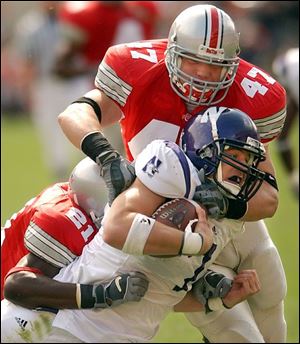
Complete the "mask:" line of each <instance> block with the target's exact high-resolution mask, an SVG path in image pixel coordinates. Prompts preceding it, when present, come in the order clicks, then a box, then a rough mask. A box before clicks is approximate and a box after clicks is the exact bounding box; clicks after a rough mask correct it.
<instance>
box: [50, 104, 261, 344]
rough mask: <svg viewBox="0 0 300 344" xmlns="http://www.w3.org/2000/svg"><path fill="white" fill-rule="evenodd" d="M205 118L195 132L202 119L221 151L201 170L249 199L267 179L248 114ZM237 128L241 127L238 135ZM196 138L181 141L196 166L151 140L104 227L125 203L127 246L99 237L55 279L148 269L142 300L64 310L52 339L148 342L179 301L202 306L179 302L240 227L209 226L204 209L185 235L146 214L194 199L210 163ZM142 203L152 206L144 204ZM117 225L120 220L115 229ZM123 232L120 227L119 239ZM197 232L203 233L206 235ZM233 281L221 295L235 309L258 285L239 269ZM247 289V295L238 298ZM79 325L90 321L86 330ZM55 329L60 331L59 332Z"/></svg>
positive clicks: (228, 223) (220, 111) (217, 111)
mask: <svg viewBox="0 0 300 344" xmlns="http://www.w3.org/2000/svg"><path fill="white" fill-rule="evenodd" d="M201 115H202V116H200V115H199V116H198V117H197V119H198V121H195V123H192V124H191V127H190V128H191V129H192V128H193V127H195V126H196V127H198V126H199V120H200V127H201V126H202V127H203V128H202V129H201V128H199V130H200V131H201V130H202V132H203V130H204V129H206V130H209V131H208V133H209V132H210V133H213V134H214V136H213V137H209V138H212V142H210V143H211V144H212V145H211V146H209V147H206V151H207V149H212V150H215V148H217V147H218V151H217V152H216V153H217V154H216V155H214V156H213V158H214V159H212V160H211V162H212V164H213V165H212V166H211V168H210V169H208V170H207V171H204V172H205V173H206V174H212V171H215V172H214V173H213V175H215V173H217V174H218V176H217V177H216V178H217V179H216V180H215V182H217V183H220V187H221V188H222V189H223V190H224V192H227V193H228V194H229V195H232V196H233V197H241V198H245V199H247V198H249V197H251V196H253V195H254V193H255V192H256V191H257V189H258V188H259V186H260V185H261V183H262V178H263V176H264V173H262V172H260V171H259V170H257V169H256V168H255V167H256V165H257V164H258V163H259V162H260V161H262V160H263V159H264V149H263V146H262V145H261V144H260V143H259V141H258V134H257V131H256V127H255V125H254V124H253V122H252V121H251V120H250V118H249V117H248V116H247V115H245V114H244V113H242V112H240V111H238V110H230V109H227V108H212V109H211V110H210V111H206V112H205V113H204V114H201ZM224 117H226V121H228V120H230V119H231V125H232V128H233V129H234V133H233V132H231V134H230V135H231V136H229V133H228V132H226V130H225V131H222V124H223V123H224V122H223V118H224ZM201 119H202V120H201ZM205 119H206V121H205ZM203 120H204V121H203ZM217 123H219V126H218V130H217V131H218V133H219V135H220V136H219V140H217V136H215V134H216V133H214V128H217V127H216V125H217ZM212 126H213V130H212ZM239 127H240V129H241V130H238V128H239ZM245 130H246V131H245ZM203 134H204V132H203ZM224 134H225V135H227V136H228V140H226V139H225V138H224ZM192 136H193V133H192V132H191V133H189V132H185V134H184V135H183V139H182V142H183V146H184V148H185V151H186V153H187V155H188V156H190V157H191V159H192V160H193V163H192V161H191V160H190V159H189V158H188V157H187V156H186V155H185V154H184V152H183V151H182V150H181V149H180V148H179V146H177V145H176V144H174V143H172V142H169V141H162V140H157V141H154V142H153V143H151V144H150V145H149V146H148V147H147V148H146V149H145V150H144V151H143V153H141V154H140V155H139V157H138V159H137V160H136V170H137V180H136V181H135V182H134V184H133V185H132V186H131V187H130V188H129V189H128V190H127V191H125V192H124V193H123V194H121V195H120V196H119V198H117V199H116V201H115V202H114V204H113V205H112V208H111V210H110V211H108V212H107V214H106V217H105V218H104V232H107V231H110V228H105V227H107V224H108V226H110V223H111V220H112V217H113V218H114V215H116V214H114V212H116V210H117V208H119V201H120V202H121V206H122V208H124V209H125V212H123V211H122V210H121V209H120V211H121V213H119V214H118V216H121V217H122V218H120V217H119V220H120V221H121V223H122V228H124V231H125V232H126V230H127V231H128V229H129V228H127V225H129V226H130V230H129V231H130V234H129V235H127V233H125V236H123V238H125V243H123V245H122V247H121V248H122V250H123V252H121V251H119V250H116V249H115V248H112V247H111V246H109V245H107V244H106V243H105V242H104V241H103V238H102V236H101V235H100V234H99V235H97V238H95V240H93V242H92V243H91V244H90V245H87V246H86V247H85V249H84V252H83V255H82V256H81V257H80V258H79V259H78V260H77V261H76V262H75V263H74V264H73V267H71V266H70V267H68V268H66V269H63V270H61V272H60V273H59V274H58V275H57V276H56V277H55V279H56V280H58V281H62V282H66V283H70V282H71V283H72V282H73V283H74V282H79V281H80V282H81V283H86V282H87V281H92V280H95V279H99V278H101V279H104V280H105V279H106V278H108V276H114V275H115V274H116V273H117V272H118V271H127V269H129V268H133V267H134V268H135V269H138V271H141V272H144V273H145V274H146V275H147V277H148V278H149V280H150V284H149V289H148V291H147V293H146V295H145V299H144V302H143V303H141V305H140V307H135V305H134V304H133V303H129V304H128V306H129V307H128V308H126V307H125V308H124V307H123V306H119V307H116V308H114V309H113V308H112V309H106V310H103V312H102V311H101V313H99V312H88V311H86V310H82V311H76V312H72V311H69V310H63V311H59V312H58V315H57V316H56V317H55V319H54V323H53V325H54V331H53V333H52V335H50V337H49V338H48V339H47V341H49V342H53V341H54V342H60V341H65V340H71V338H72V336H75V337H76V338H79V339H77V340H81V341H84V342H112V341H113V342H120V341H132V340H133V341H142V342H143V341H146V340H150V339H151V338H152V337H153V335H154V334H155V332H156V331H157V329H158V326H159V323H160V321H161V320H162V319H163V318H164V317H165V316H166V314H167V313H168V312H169V311H170V310H171V309H172V307H173V306H175V305H176V304H179V305H177V306H176V307H175V309H176V310H177V311H187V310H189V311H193V310H197V311H199V310H201V308H202V309H203V307H201V305H199V303H198V304H197V303H196V302H194V300H193V302H191V299H189V298H185V299H184V301H183V303H181V304H180V302H181V301H182V300H183V298H184V296H185V294H186V292H187V291H189V290H190V289H191V287H192V284H193V283H194V282H195V281H197V280H199V278H200V277H201V276H203V274H204V272H205V271H206V269H207V267H209V266H210V265H211V264H212V262H213V261H214V259H215V258H216V256H217V255H218V253H219V252H220V250H221V249H222V248H223V247H224V246H225V245H226V244H227V242H228V241H229V240H231V238H232V237H234V236H235V235H236V233H238V232H241V231H242V230H243V222H240V221H235V220H228V219H224V220H222V221H216V220H212V221H210V222H207V220H206V216H205V213H204V211H203V210H201V209H198V213H199V218H200V221H198V223H197V225H196V229H195V233H192V232H191V231H190V230H188V229H187V230H186V231H185V233H183V232H181V231H178V230H176V229H174V228H170V227H167V226H165V225H163V224H161V223H158V222H156V221H155V220H154V219H153V218H150V217H149V216H150V215H151V214H152V213H153V212H154V210H155V209H157V207H158V206H159V205H161V204H162V203H164V201H165V200H166V198H177V197H185V198H192V197H193V195H194V193H195V190H196V188H197V186H199V184H200V180H199V177H198V173H197V172H198V170H197V169H196V168H195V166H197V165H196V164H198V162H196V160H198V161H200V160H203V162H204V163H205V161H206V159H205V158H204V157H202V158H200V156H199V157H196V152H198V151H200V149H199V148H200V147H202V146H203V142H201V141H199V146H198V148H196V147H193V146H190V143H191V142H189V141H190V140H189V138H192ZM196 142H197V141H196ZM193 143H195V142H194V141H193ZM206 151H205V152H206ZM208 156H209V154H208ZM195 158H196V160H195ZM215 159H216V160H215ZM208 161H210V159H208ZM205 164H206V163H205ZM194 165H195V166H194ZM204 168H205V166H204ZM145 198H146V199H147V202H145V201H144V200H145ZM124 201H125V202H124ZM132 202H133V203H132ZM133 204H135V206H134V207H132V205H133ZM110 212H111V214H110ZM126 214H127V215H129V217H128V216H127V215H126ZM132 215H134V216H133V219H130V216H132ZM117 222H118V221H117ZM115 223H116V221H115V222H114V224H113V226H114V225H115ZM118 226H120V222H118ZM188 227H189V226H188ZM212 227H213V229H212ZM124 231H123V230H122V229H121V231H120V234H121V233H124ZM168 232H169V233H168ZM198 232H201V235H199V233H198ZM170 234H172V235H171V236H170ZM121 236H122V235H121ZM173 236H174V238H172V237H173ZM161 243H163V245H161ZM128 253H131V254H135V255H129V254H128ZM143 254H152V255H166V256H168V255H178V254H181V255H182V256H177V257H173V258H156V257H149V256H147V255H143ZM234 283H235V284H234V286H235V287H234V288H233V289H232V291H230V292H229V293H228V294H227V296H226V297H225V298H224V305H226V306H230V307H231V306H233V305H235V304H236V303H237V302H239V301H241V300H243V299H244V298H245V296H247V295H251V294H253V293H256V292H257V291H258V290H259V282H258V280H257V276H256V275H255V272H254V271H248V270H247V271H244V272H241V273H240V274H239V275H238V276H237V278H236V280H235V282H234ZM239 283H241V286H240V287H238V284H239ZM79 288H81V287H79ZM235 288H237V289H235ZM241 289H244V290H241ZM236 290H238V292H239V293H240V294H239V295H238V297H237V295H235V299H234V298H233V297H232V294H230V293H231V292H232V293H234V292H235V291H236ZM242 292H244V294H241V293H242ZM241 295H242V296H241ZM230 298H231V300H230ZM79 302H80V301H79ZM206 306H207V307H208V310H209V309H211V310H221V309H222V308H224V306H223V304H222V300H221V299H219V300H217V299H215V300H213V302H207V305H206ZM106 311H107V312H106ZM100 315H103V316H100ZM249 315H250V316H248V319H247V320H248V321H247V323H248V324H249V326H252V327H251V331H250V332H251V335H252V338H255V339H256V341H257V342H263V339H262V336H261V334H260V333H259V330H258V329H257V328H256V324H255V321H254V319H253V317H251V314H250V313H249ZM82 324H85V325H84V328H85V329H84V331H83V328H82V326H81V325H82ZM116 324H117V325H116ZM57 328H61V329H60V330H59V329H58V330H57ZM66 331H67V332H66ZM250 332H249V333H250ZM73 339H74V338H73Z"/></svg>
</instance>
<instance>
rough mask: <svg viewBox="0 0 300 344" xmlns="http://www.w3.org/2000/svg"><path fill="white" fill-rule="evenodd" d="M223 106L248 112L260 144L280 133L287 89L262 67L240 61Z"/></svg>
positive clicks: (283, 119)
mask: <svg viewBox="0 0 300 344" xmlns="http://www.w3.org/2000/svg"><path fill="white" fill-rule="evenodd" d="M221 105H223V104H221ZM224 105H226V106H228V107H234V108H237V109H240V110H242V111H244V112H245V113H247V114H248V115H249V116H250V117H251V118H252V120H253V121H254V122H255V124H256V126H257V129H258V132H259V134H260V137H261V141H262V142H263V143H268V142H270V141H272V140H274V139H275V138H277V137H278V136H279V135H280V133H281V130H282V128H283V125H284V121H285V117H286V92H285V89H284V88H283V87H282V86H281V85H280V83H279V82H277V81H276V80H275V79H274V78H273V77H272V76H270V75H269V74H268V73H267V72H265V71H264V70H262V69H261V68H259V67H257V66H254V65H252V64H251V63H248V62H246V61H244V60H241V61H240V65H239V69H238V72H237V75H236V78H235V80H234V83H233V85H232V86H231V88H230V90H229V92H228V95H227V97H226V99H225V101H224ZM224 105H223V106H224Z"/></svg>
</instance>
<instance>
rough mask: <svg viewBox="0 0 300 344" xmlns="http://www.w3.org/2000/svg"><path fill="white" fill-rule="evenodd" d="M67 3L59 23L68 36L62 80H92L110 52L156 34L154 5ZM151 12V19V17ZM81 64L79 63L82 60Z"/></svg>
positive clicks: (59, 62)
mask: <svg viewBox="0 0 300 344" xmlns="http://www.w3.org/2000/svg"><path fill="white" fill-rule="evenodd" d="M129 3H131V1H130V2H125V1H82V2H80V3H78V2H76V1H65V2H64V3H63V4H62V5H61V6H60V9H59V12H58V20H59V23H60V25H61V28H62V33H63V37H64V41H63V44H61V49H60V51H59V53H58V56H57V62H56V66H55V71H56V73H57V74H59V75H60V76H62V77H70V76H74V75H78V74H79V75H80V74H82V73H84V74H85V73H90V75H91V80H92V76H93V75H94V73H95V71H96V70H97V66H98V64H99V61H101V60H102V59H103V57H104V55H105V52H106V50H107V49H108V48H109V47H110V46H111V45H114V44H118V43H121V42H122V43H123V42H132V41H135V40H141V39H146V38H152V36H151V37H149V36H150V35H152V34H153V30H154V26H155V22H152V20H147V19H148V18H153V20H155V18H156V17H157V15H158V9H157V7H156V5H155V4H154V2H152V1H146V2H145V4H143V3H144V2H143V1H141V2H138V1H133V2H132V4H129ZM149 13H150V14H151V16H149ZM79 59H80V60H81V63H78V60H79Z"/></svg>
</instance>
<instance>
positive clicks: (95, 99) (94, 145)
mask: <svg viewBox="0 0 300 344" xmlns="http://www.w3.org/2000/svg"><path fill="white" fill-rule="evenodd" d="M121 116H122V113H121V110H120V109H119V108H118V106H117V105H116V104H115V103H114V102H113V101H112V100H111V99H110V98H109V97H107V96H106V95H105V94H104V93H103V92H101V91H100V90H98V89H94V90H92V91H90V92H88V93H87V94H85V96H84V97H83V98H81V99H79V100H77V101H76V102H75V103H73V104H71V105H69V106H68V107H67V108H66V110H65V111H64V112H62V113H61V114H60V115H59V116H58V122H59V124H60V126H61V128H62V130H63V132H64V134H65V135H66V137H67V138H68V139H69V140H70V141H71V142H72V143H73V145H74V146H76V147H77V148H79V149H81V150H82V151H83V152H84V153H85V154H86V155H87V156H88V157H90V158H91V159H92V160H94V161H95V162H96V163H97V164H98V165H99V166H100V175H101V176H102V177H103V179H104V181H105V183H106V186H107V188H108V203H109V204H111V203H112V202H113V200H114V199H115V197H116V196H117V195H118V194H120V193H121V192H122V191H123V190H125V189H126V188H127V187H128V186H129V185H131V184H132V182H133V181H134V179H135V172H134V168H133V166H131V165H130V163H129V161H127V160H126V159H124V158H123V157H122V156H121V155H120V154H119V153H118V152H117V151H116V150H115V149H114V148H113V147H112V146H111V144H110V143H109V142H108V140H107V139H106V138H105V137H104V135H103V134H102V133H101V130H102V128H104V127H106V126H108V125H110V124H112V123H115V122H117V121H118V120H119V119H121Z"/></svg>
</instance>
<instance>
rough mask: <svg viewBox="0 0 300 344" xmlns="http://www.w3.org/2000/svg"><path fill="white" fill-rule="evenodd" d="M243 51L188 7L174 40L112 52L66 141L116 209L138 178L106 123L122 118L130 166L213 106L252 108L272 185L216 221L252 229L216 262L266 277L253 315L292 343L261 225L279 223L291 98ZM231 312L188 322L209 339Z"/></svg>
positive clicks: (206, 8)
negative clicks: (96, 172) (281, 150)
mask: <svg viewBox="0 0 300 344" xmlns="http://www.w3.org/2000/svg"><path fill="white" fill-rule="evenodd" d="M238 54H239V35H238V33H237V32H236V30H235V26H234V23H233V21H232V19H231V18H230V17H229V16H228V14H226V13H225V12H224V11H222V10H220V9H218V8H217V7H215V6H211V5H196V6H193V7H190V8H188V9H186V10H184V11H183V12H182V13H181V14H179V15H178V17H177V18H176V19H175V20H174V22H173V24H172V26H171V29H170V32H169V37H168V39H158V40H152V41H142V42H135V43H130V44H123V45H117V46H113V47H111V48H110V49H108V51H107V52H106V55H105V57H104V59H103V60H102V62H101V63H100V66H99V69H98V73H97V76H96V79H95V86H96V88H95V89H94V90H91V91H90V92H88V93H87V94H85V96H84V97H82V98H80V99H78V100H76V101H74V103H72V104H71V105H70V106H68V107H67V109H66V110H65V111H64V112H62V113H61V114H60V115H59V117H58V120H59V123H60V125H61V127H62V129H63V131H64V133H65V135H66V136H67V137H68V139H69V140H70V141H71V142H72V143H73V144H74V145H75V146H76V147H78V148H80V149H81V150H82V151H83V152H84V153H85V154H86V155H88V156H89V157H91V158H92V159H93V160H94V161H96V162H97V163H98V164H99V166H100V168H101V175H102V176H103V178H104V180H105V183H106V185H107V187H108V191H109V202H110V203H111V202H112V201H113V199H114V198H115V196H116V195H118V194H119V193H120V192H121V191H123V190H124V189H126V188H127V187H128V185H130V184H131V183H132V181H133V180H134V178H135V176H134V168H133V166H131V165H130V164H129V162H128V161H126V159H124V158H123V157H122V156H120V154H119V153H118V152H116V151H115V150H114V149H113V147H112V146H111V145H110V143H109V142H108V141H107V140H106V138H105V137H104V136H103V135H102V133H101V130H102V128H103V127H106V126H109V125H110V124H112V123H114V122H116V121H120V124H121V129H122V136H123V140H124V144H125V147H126V152H127V157H128V159H129V160H132V159H133V158H134V157H135V156H136V155H137V154H138V153H139V152H140V151H141V150H142V149H143V148H144V147H145V146H146V145H147V144H148V143H149V142H150V141H152V140H153V139H169V140H171V141H176V142H178V140H179V137H180V133H181V130H182V128H183V127H184V126H185V123H186V121H187V120H188V119H189V118H190V117H191V116H193V115H194V114H196V113H197V112H199V111H201V110H203V109H206V108H207V107H209V106H210V105H218V106H228V107H231V108H237V109H240V110H242V111H244V112H246V113H247V114H248V115H249V116H250V117H251V118H252V119H253V120H254V122H255V124H256V125H257V127H258V131H259V133H260V137H261V140H262V142H263V143H264V144H265V147H266V151H267V159H266V161H264V162H262V163H260V166H259V167H260V169H261V170H263V171H265V172H266V175H267V176H268V179H267V180H266V181H265V182H264V183H263V184H262V187H261V188H260V190H259V192H258V193H257V194H256V195H255V196H254V197H253V198H252V199H251V200H250V201H249V202H247V203H246V202H239V203H232V202H229V203H227V204H228V206H227V209H220V212H219V215H218V214H217V213H215V214H210V215H211V216H220V214H222V216H224V215H225V216H227V217H229V215H228V214H230V218H235V219H242V220H244V221H247V224H246V231H245V232H244V233H243V235H241V236H240V237H239V238H238V239H236V240H234V241H232V242H231V243H230V244H229V245H228V246H227V247H226V248H225V249H224V251H223V253H222V254H221V256H220V258H219V259H218V262H219V264H220V265H224V266H228V267H231V268H233V269H235V270H239V269H241V268H246V267H249V268H250V267H251V268H252V269H253V268H255V269H256V270H257V271H258V274H259V276H260V278H261V286H262V287H261V291H260V292H259V293H258V294H256V295H254V296H253V297H251V298H250V306H251V310H252V312H253V314H254V317H255V320H256V321H257V323H258V326H259V328H260V330H261V332H262V334H263V336H264V339H265V340H266V341H269V342H284V341H285V338H286V323H285V319H284V311H283V300H284V297H285V295H286V279H285V273H284V270H283V266H282V263H281V259H280V257H279V254H278V251H277V249H276V247H275V246H274V244H273V242H272V240H271V238H270V236H269V234H268V231H267V228H266V226H265V224H264V222H263V221H262V220H261V219H263V218H266V217H272V216H273V215H274V213H275V211H276V209H277V206H278V188H277V184H276V178H275V170H274V167H273V164H272V160H271V157H270V154H269V151H268V143H269V142H271V141H272V140H274V139H276V138H277V137H278V135H279V134H280V132H281V129H282V127H283V124H284V120H285V111H286V109H285V108H286V95H285V90H284V88H283V87H282V86H281V85H280V84H279V83H278V82H277V81H276V80H275V79H273V78H272V77H271V76H270V75H268V74H267V73H266V72H265V71H263V70H262V69H260V68H259V67H257V66H254V65H253V64H251V63H249V62H247V61H245V60H243V59H240V58H239V57H238ZM215 192H217V189H216V190H215ZM216 202H217V200H216ZM202 203H203V204H204V205H205V199H204V200H203V202H202ZM249 221H251V222H249ZM230 315H231V311H228V312H224V316H220V317H216V318H215V319H212V321H211V322H209V323H208V321H207V319H206V320H205V322H204V321H203V319H200V317H199V318H197V315H195V314H194V315H193V316H191V315H188V318H189V320H190V321H191V322H192V323H193V324H194V325H195V326H196V327H197V328H199V330H200V331H204V327H205V328H206V329H207V331H206V329H205V332H206V333H207V335H206V337H207V338H208V340H209V339H210V338H209V336H210V334H209V327H210V328H214V325H215V326H217V328H218V329H220V328H222V331H223V330H224V328H223V327H224V326H223V327H222V324H223V323H226V324H227V325H226V327H227V328H228V329H229V325H228V324H229V323H228V321H229V319H231V318H230ZM224 317H225V318H226V319H224ZM265 319H267V320H265ZM225 320H226V321H225ZM231 330H232V338H233V339H234V340H237V339H238V340H240V341H243V340H245V337H246V336H247V335H246V334H245V333H242V332H239V333H238V332H237V331H236V330H235V320H234V316H232V328H231ZM215 331H216V330H214V332H215ZM222 331H221V332H222ZM228 331H229V330H228ZM229 337H230V334H229Z"/></svg>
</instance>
